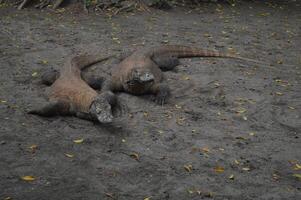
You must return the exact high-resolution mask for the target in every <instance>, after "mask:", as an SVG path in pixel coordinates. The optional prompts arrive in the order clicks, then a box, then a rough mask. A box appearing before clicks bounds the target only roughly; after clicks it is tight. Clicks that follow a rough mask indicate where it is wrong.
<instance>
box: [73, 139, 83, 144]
mask: <svg viewBox="0 0 301 200" xmlns="http://www.w3.org/2000/svg"><path fill="white" fill-rule="evenodd" d="M83 141H84V139H83V138H81V139H76V140H73V142H74V143H75V144H80V143H83Z"/></svg>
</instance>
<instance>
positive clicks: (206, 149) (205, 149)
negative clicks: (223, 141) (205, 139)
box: [202, 147, 210, 153]
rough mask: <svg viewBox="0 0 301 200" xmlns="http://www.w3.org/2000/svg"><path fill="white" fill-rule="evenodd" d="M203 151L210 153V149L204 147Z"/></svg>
mask: <svg viewBox="0 0 301 200" xmlns="http://www.w3.org/2000/svg"><path fill="white" fill-rule="evenodd" d="M202 151H204V152H205V153H209V152H210V149H209V148H208V147H203V148H202Z"/></svg>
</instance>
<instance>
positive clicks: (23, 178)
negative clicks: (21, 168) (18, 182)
mask: <svg viewBox="0 0 301 200" xmlns="http://www.w3.org/2000/svg"><path fill="white" fill-rule="evenodd" d="M21 179H22V180H23V181H34V180H35V177H33V176H22V177H21Z"/></svg>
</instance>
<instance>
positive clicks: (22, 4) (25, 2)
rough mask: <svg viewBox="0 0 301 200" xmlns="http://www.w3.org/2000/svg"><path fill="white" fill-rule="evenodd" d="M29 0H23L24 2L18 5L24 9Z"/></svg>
mask: <svg viewBox="0 0 301 200" xmlns="http://www.w3.org/2000/svg"><path fill="white" fill-rule="evenodd" d="M29 1H30V0H23V2H22V3H21V4H20V5H19V6H18V10H22V9H23V8H24V6H25V5H26V4H27V3H28V2H29Z"/></svg>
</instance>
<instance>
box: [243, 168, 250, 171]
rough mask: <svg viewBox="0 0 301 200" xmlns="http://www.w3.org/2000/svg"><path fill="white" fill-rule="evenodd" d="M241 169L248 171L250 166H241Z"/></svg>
mask: <svg viewBox="0 0 301 200" xmlns="http://www.w3.org/2000/svg"><path fill="white" fill-rule="evenodd" d="M242 170H244V171H250V170H251V169H250V167H243V168H242Z"/></svg>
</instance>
